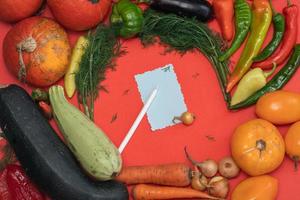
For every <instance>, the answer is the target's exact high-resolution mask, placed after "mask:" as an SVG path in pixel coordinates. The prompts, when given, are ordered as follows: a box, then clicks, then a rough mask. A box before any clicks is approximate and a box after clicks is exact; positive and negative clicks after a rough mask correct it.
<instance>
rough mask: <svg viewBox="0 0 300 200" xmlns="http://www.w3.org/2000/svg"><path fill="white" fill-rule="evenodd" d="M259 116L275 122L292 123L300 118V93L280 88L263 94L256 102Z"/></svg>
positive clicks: (281, 123)
mask: <svg viewBox="0 0 300 200" xmlns="http://www.w3.org/2000/svg"><path fill="white" fill-rule="evenodd" d="M256 114H257V116H258V117H259V118H262V119H265V120H268V121H269V122H271V123H273V124H279V125H283V124H290V123H294V122H296V121H299V120H300V94H299V93H296V92H289V91H284V90H278V91H275V92H270V93H267V94H265V95H264V96H262V97H261V98H260V99H259V100H258V102H257V104H256Z"/></svg>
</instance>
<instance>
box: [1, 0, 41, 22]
mask: <svg viewBox="0 0 300 200" xmlns="http://www.w3.org/2000/svg"><path fill="white" fill-rule="evenodd" d="M42 3H43V0H1V1H0V20H2V21H5V22H17V21H20V20H22V19H25V18H27V17H30V16H32V15H33V14H34V13H35V12H37V10H38V9H39V8H40V7H41V6H42Z"/></svg>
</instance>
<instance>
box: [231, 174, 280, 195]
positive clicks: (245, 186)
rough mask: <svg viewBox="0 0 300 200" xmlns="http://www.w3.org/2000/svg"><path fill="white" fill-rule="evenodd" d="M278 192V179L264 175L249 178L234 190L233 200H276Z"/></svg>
mask: <svg viewBox="0 0 300 200" xmlns="http://www.w3.org/2000/svg"><path fill="white" fill-rule="evenodd" d="M277 192H278V180H277V179H275V178H273V177H272V176H268V175H263V176H256V177H251V178H247V179H245V180H244V181H242V182H240V183H239V184H238V185H237V186H236V188H235V189H234V190H233V192H232V195H231V200H254V199H255V200H275V199H276V196H277Z"/></svg>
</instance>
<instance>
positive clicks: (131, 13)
mask: <svg viewBox="0 0 300 200" xmlns="http://www.w3.org/2000/svg"><path fill="white" fill-rule="evenodd" d="M143 20H144V17H143V11H142V10H141V9H140V8H139V7H138V6H137V5H136V4H134V3H132V2H130V0H120V1H119V2H118V3H116V4H115V5H114V7H113V11H112V14H111V17H110V22H111V23H112V24H113V25H118V27H119V29H118V35H120V36H121V37H123V38H131V37H134V36H135V35H136V34H138V33H139V32H140V31H141V29H142V27H143Z"/></svg>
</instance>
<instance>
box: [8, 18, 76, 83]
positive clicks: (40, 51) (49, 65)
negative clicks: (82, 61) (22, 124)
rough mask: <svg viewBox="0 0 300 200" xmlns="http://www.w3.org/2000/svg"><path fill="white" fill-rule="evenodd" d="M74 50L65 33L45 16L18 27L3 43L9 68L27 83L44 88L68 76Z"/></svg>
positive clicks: (15, 27) (28, 20) (21, 23)
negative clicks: (67, 71)
mask: <svg viewBox="0 0 300 200" xmlns="http://www.w3.org/2000/svg"><path fill="white" fill-rule="evenodd" d="M70 54H71V47H70V44H69V40H68V36H67V33H66V32H65V30H64V29H63V28H62V27H61V26H60V25H59V24H57V23H56V22H54V21H53V20H51V19H48V18H44V17H31V18H27V19H25V20H23V21H21V22H19V23H18V24H16V26H14V27H13V28H12V29H11V30H10V31H9V32H8V33H7V35H6V36H5V38H4V41H3V57H4V61H5V64H6V66H7V67H8V69H9V70H10V71H11V72H12V73H13V74H14V75H15V76H17V77H18V78H19V80H21V81H24V82H26V83H29V84H32V85H35V86H39V87H44V86H49V85H52V84H53V83H55V82H56V81H58V80H59V79H60V78H61V77H63V75H64V74H65V72H66V70H67V67H68V63H69V58H70Z"/></svg>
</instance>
